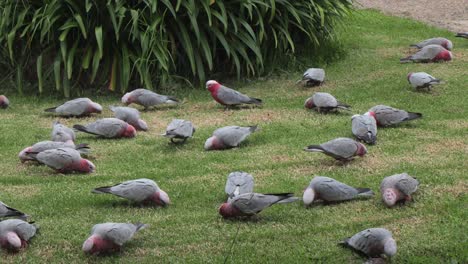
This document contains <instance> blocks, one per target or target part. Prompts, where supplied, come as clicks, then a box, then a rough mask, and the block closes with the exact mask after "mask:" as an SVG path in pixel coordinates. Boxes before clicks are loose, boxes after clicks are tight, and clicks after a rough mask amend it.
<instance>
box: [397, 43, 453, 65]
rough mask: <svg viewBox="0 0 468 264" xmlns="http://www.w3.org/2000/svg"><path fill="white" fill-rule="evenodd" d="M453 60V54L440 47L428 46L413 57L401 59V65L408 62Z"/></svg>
mask: <svg viewBox="0 0 468 264" xmlns="http://www.w3.org/2000/svg"><path fill="white" fill-rule="evenodd" d="M450 60H452V53H451V52H450V51H448V50H446V49H445V48H444V47H442V46H440V45H435V44H432V45H428V46H425V47H424V48H422V49H420V50H419V51H418V52H416V53H415V54H413V55H410V56H408V57H406V58H402V59H400V62H401V63H406V62H439V61H450Z"/></svg>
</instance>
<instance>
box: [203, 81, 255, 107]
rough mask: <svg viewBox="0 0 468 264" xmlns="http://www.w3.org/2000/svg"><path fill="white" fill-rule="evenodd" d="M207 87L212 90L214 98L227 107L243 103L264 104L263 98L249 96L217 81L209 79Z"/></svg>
mask: <svg viewBox="0 0 468 264" xmlns="http://www.w3.org/2000/svg"><path fill="white" fill-rule="evenodd" d="M206 89H208V91H210V93H211V96H212V97H213V99H214V100H215V101H216V102H218V103H220V104H221V105H224V106H225V107H229V106H237V105H241V104H255V105H262V100H261V99H258V98H253V97H249V96H247V95H245V94H243V93H240V92H238V91H236V90H234V89H231V88H228V87H226V86H224V85H221V84H220V83H218V82H217V81H214V80H209V81H207V82H206Z"/></svg>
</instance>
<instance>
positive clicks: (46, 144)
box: [18, 141, 89, 162]
mask: <svg viewBox="0 0 468 264" xmlns="http://www.w3.org/2000/svg"><path fill="white" fill-rule="evenodd" d="M57 148H72V149H75V150H77V151H78V152H79V153H80V154H88V153H89V146H88V144H79V145H75V144H74V143H73V142H71V141H68V142H58V141H41V142H38V143H36V144H34V145H32V146H30V147H27V148H25V149H23V150H22V151H21V152H20V153H19V155H18V157H19V159H20V160H21V162H25V161H28V160H36V156H37V153H40V152H43V151H46V150H49V149H57ZM31 153H32V154H33V155H31Z"/></svg>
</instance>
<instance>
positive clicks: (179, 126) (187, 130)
mask: <svg viewBox="0 0 468 264" xmlns="http://www.w3.org/2000/svg"><path fill="white" fill-rule="evenodd" d="M193 133H195V127H194V126H193V124H192V122H190V121H187V120H183V119H173V120H172V122H171V123H170V124H169V125H168V126H167V128H166V133H164V134H162V135H163V136H165V137H168V138H170V139H171V142H172V143H177V142H176V141H175V139H181V140H182V143H183V142H185V141H186V140H187V139H188V138H191V137H192V136H193Z"/></svg>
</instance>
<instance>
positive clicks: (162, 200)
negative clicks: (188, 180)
mask: <svg viewBox="0 0 468 264" xmlns="http://www.w3.org/2000/svg"><path fill="white" fill-rule="evenodd" d="M152 200H153V201H154V203H155V204H156V205H159V206H166V205H169V204H171V200H170V199H169V195H167V193H166V192H165V191H163V190H159V191H157V192H155V193H154V195H153V197H152Z"/></svg>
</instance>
